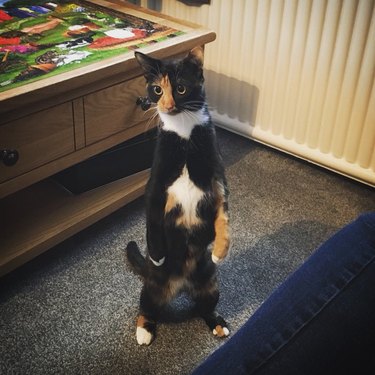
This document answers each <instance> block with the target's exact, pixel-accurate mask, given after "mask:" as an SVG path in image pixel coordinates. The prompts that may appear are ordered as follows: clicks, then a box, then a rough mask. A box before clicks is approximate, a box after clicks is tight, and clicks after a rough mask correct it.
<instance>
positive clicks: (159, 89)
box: [153, 86, 163, 95]
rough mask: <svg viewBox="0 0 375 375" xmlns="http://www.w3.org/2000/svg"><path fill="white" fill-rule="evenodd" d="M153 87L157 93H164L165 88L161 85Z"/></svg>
mask: <svg viewBox="0 0 375 375" xmlns="http://www.w3.org/2000/svg"><path fill="white" fill-rule="evenodd" d="M153 89H154V93H155V94H156V95H161V94H162V93H163V89H162V88H161V87H160V86H153Z"/></svg>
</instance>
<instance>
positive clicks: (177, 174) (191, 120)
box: [127, 47, 229, 345]
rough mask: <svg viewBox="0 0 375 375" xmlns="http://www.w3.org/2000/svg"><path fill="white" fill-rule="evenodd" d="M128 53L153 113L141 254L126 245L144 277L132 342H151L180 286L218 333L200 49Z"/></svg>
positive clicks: (213, 169) (214, 193)
mask: <svg viewBox="0 0 375 375" xmlns="http://www.w3.org/2000/svg"><path fill="white" fill-rule="evenodd" d="M135 56H136V59H137V61H138V62H139V64H140V65H141V66H142V68H143V70H144V73H145V78H146V81H147V90H148V96H149V98H150V100H151V102H153V103H156V107H157V111H158V113H159V116H160V119H161V128H160V130H159V134H158V140H157V145H156V150H155V155H154V161H153V165H152V168H151V175H150V179H149V181H148V183H147V187H146V222H147V247H148V255H147V257H146V259H145V258H144V257H143V256H142V255H141V253H140V251H139V249H138V247H137V244H136V243H135V242H133V241H132V242H129V244H128V246H127V257H128V259H129V262H130V263H131V264H132V265H133V267H134V269H135V270H136V272H138V273H139V274H140V275H141V276H142V277H143V280H144V285H143V289H142V292H141V297H140V314H139V316H138V321H137V331H136V334H137V341H138V343H139V344H140V345H149V344H150V343H151V342H152V340H153V339H154V336H155V331H156V323H157V321H158V319H159V317H160V314H161V312H162V310H163V307H165V306H166V305H167V304H168V302H170V301H171V300H172V299H173V298H174V297H176V296H177V294H178V293H179V292H181V291H187V292H188V293H189V294H190V296H191V297H192V299H193V301H194V302H195V309H196V312H197V314H198V315H199V316H201V317H202V318H203V319H204V320H205V321H206V323H207V325H208V326H209V328H210V329H211V330H212V331H213V333H214V335H217V336H220V337H225V336H228V334H229V330H228V327H227V324H226V323H225V321H224V319H223V318H222V317H220V316H219V315H217V314H216V313H215V307H216V305H217V303H218V300H219V291H218V286H217V278H216V265H215V263H218V262H220V261H221V260H223V259H224V258H225V256H226V255H227V252H228V248H229V230H228V203H227V198H228V189H227V183H226V178H225V174H224V167H223V163H222V159H221V156H220V154H219V151H218V147H217V142H216V135H215V129H214V126H213V124H212V122H211V118H210V115H209V112H208V109H207V104H206V102H205V92H204V86H203V81H204V78H203V49H202V48H200V47H197V48H194V49H193V50H192V51H190V53H189V54H188V55H187V56H186V57H185V58H182V59H179V60H173V61H162V60H157V59H154V58H151V57H149V56H147V55H145V54H142V53H140V52H136V53H135ZM212 242H213V249H212V254H211V252H210V251H209V250H208V246H209V245H210V244H211V243H212Z"/></svg>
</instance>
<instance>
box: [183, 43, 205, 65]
mask: <svg viewBox="0 0 375 375" xmlns="http://www.w3.org/2000/svg"><path fill="white" fill-rule="evenodd" d="M186 58H187V59H189V60H192V61H194V62H195V63H196V64H197V65H198V66H199V67H200V68H203V60H204V51H203V48H202V47H195V48H193V49H192V50H191V51H190V52H189V54H188V55H187V57H186Z"/></svg>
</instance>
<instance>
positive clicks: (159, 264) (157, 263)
mask: <svg viewBox="0 0 375 375" xmlns="http://www.w3.org/2000/svg"><path fill="white" fill-rule="evenodd" d="M150 259H151V262H152V263H154V264H155V266H156V267H160V266H161V265H162V264H163V263H164V261H165V257H163V258H161V259H160V260H159V261H157V260H153V259H152V258H151V257H150Z"/></svg>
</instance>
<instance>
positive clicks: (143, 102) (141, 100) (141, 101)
mask: <svg viewBox="0 0 375 375" xmlns="http://www.w3.org/2000/svg"><path fill="white" fill-rule="evenodd" d="M136 104H137V105H140V106H141V108H142V109H143V110H144V111H147V110H148V109H150V107H151V100H150V99H149V98H148V97H147V96H146V97H142V96H139V97H138V98H137V101H136Z"/></svg>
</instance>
